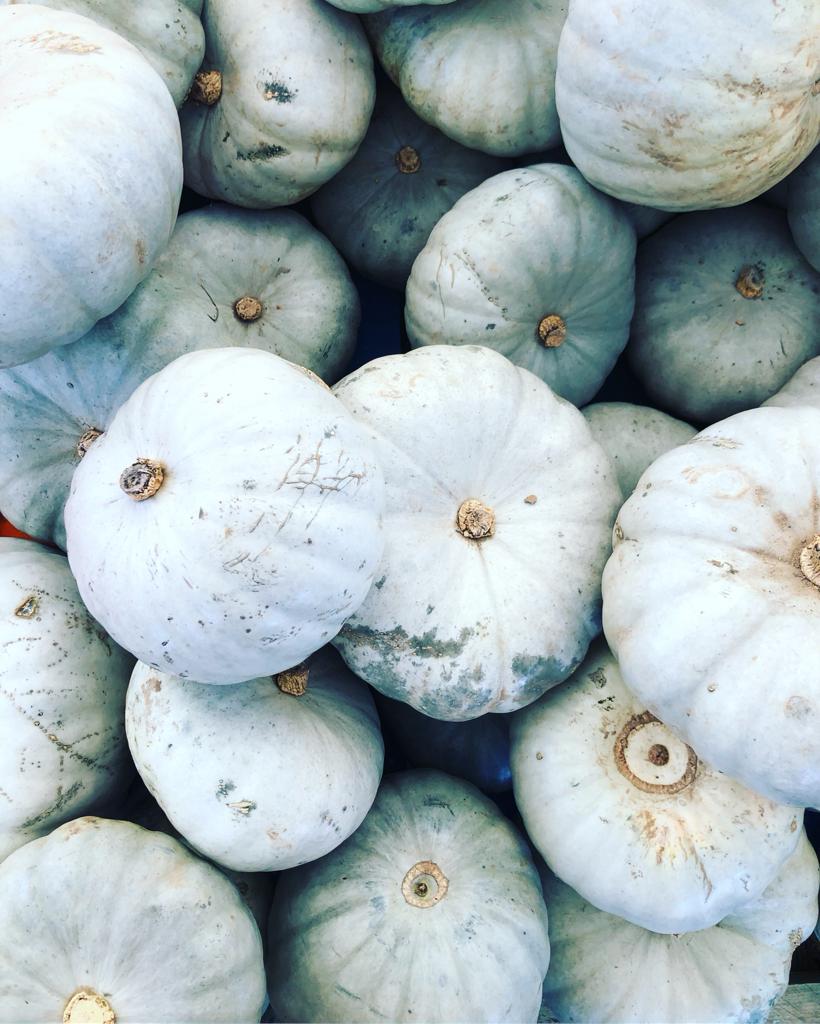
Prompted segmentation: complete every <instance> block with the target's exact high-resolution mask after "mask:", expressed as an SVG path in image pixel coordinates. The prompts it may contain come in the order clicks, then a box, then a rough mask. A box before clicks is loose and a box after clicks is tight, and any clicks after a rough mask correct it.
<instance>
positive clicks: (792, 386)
mask: <svg viewBox="0 0 820 1024" xmlns="http://www.w3.org/2000/svg"><path fill="white" fill-rule="evenodd" d="M763 404H764V405H781V406H792V405H798V406H799V405H811V406H813V407H814V408H815V409H820V356H817V358H816V359H810V360H809V361H808V362H807V363H804V364H803V366H801V367H800V369H799V370H798V371H797V373H796V374H795V375H794V376H793V377H792V378H791V379H789V380H787V381H786V383H785V384H784V385H783V387H782V388H781V389H780V390H779V391H778V392H776V393H775V394H773V395H772V397H771V398H767V399H766V401H765V402H764V403H763Z"/></svg>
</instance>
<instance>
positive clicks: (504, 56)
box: [365, 0, 567, 156]
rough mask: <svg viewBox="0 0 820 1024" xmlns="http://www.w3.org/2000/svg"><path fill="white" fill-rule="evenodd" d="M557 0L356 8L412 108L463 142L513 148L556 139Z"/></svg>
mask: <svg viewBox="0 0 820 1024" xmlns="http://www.w3.org/2000/svg"><path fill="white" fill-rule="evenodd" d="M566 16H567V4H566V3H565V2H562V0H459V2H458V3H453V4H446V5H445V6H443V7H435V9H434V8H433V7H432V5H427V4H424V5H421V6H413V7H401V8H393V9H392V10H387V11H383V12H382V13H380V14H371V15H368V16H366V17H365V26H366V28H367V32H368V35H369V36H370V39H371V42H372V43H373V47H374V49H375V52H376V55H377V57H378V58H379V60H380V61H381V64H382V66H383V67H384V69H385V71H386V72H387V74H388V75H389V76H390V78H391V79H392V80H393V81H394V82H395V83H396V85H398V86H399V88H400V89H401V91H402V94H403V96H404V98H405V100H406V101H407V102H408V104H409V105H410V106H411V107H412V108H413V110H415V112H416V113H417V114H418V115H419V117H420V118H421V119H422V120H424V121H427V122H428V123H429V124H432V125H434V126H435V127H436V128H438V129H439V130H440V131H442V132H444V134H445V135H449V137H450V138H451V139H455V141H456V142H460V143H461V145H462V146H467V147H469V148H470V149H479V150H481V151H482V152H484V153H494V154H496V155H498V156H517V155H520V154H523V153H530V152H535V151H536V150H539V149H548V148H549V147H550V146H553V145H555V144H556V143H557V142H558V141H559V140H560V137H561V135H560V130H559V127H558V116H557V113H556V110H555V55H556V53H557V50H558V37H559V36H560V34H561V28H562V26H563V24H564V19H565V18H566Z"/></svg>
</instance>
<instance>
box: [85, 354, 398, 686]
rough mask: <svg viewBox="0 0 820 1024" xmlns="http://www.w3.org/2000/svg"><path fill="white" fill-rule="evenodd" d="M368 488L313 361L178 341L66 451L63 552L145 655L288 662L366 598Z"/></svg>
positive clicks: (231, 677)
mask: <svg viewBox="0 0 820 1024" xmlns="http://www.w3.org/2000/svg"><path fill="white" fill-rule="evenodd" d="M271 410H274V414H273V415H272V414H271ZM383 487H384V484H383V480H382V475H381V471H380V469H379V467H378V465H377V464H376V462H375V459H374V457H373V455H372V454H371V446H370V443H369V442H368V440H367V438H366V436H365V432H364V431H363V430H362V429H361V427H359V425H358V424H357V423H355V421H354V420H353V418H352V417H351V416H350V414H349V413H347V411H346V410H345V409H344V408H343V406H342V404H341V403H340V402H339V401H338V400H337V399H336V398H335V397H334V396H333V395H332V394H331V392H330V390H329V388H327V386H326V385H323V384H322V383H321V382H320V381H317V380H316V379H315V377H314V379H309V377H308V375H307V372H306V371H303V370H302V369H301V368H300V367H297V366H294V365H293V364H292V363H288V362H286V361H285V360H284V359H280V358H279V357H278V356H275V355H273V354H271V353H269V352H262V351H259V350H257V349H249V348H222V349H208V350H204V351H201V352H191V353H188V354H187V355H184V356H180V358H179V359H176V360H174V362H173V363H170V364H169V365H168V366H166V367H165V369H163V370H160V371H159V373H157V374H155V375H154V376H153V377H150V378H149V379H148V380H147V381H145V382H144V383H143V384H141V385H140V387H138V388H137V390H136V391H135V392H134V394H133V395H132V396H131V398H129V399H128V401H127V402H126V403H125V404H124V405H123V406H121V407H120V409H119V410H118V412H117V414H116V416H115V417H114V419H113V420H112V421H111V424H110V425H109V427H108V430H107V431H106V432H105V433H104V434H103V435H102V437H100V438H98V439H97V440H96V441H95V442H94V444H93V445H92V446H91V447H90V449H89V450H88V453H87V454H86V455H85V457H84V458H83V460H82V462H81V463H80V464H79V466H78V467H77V470H76V471H75V473H74V477H73V480H72V485H71V495H70V497H69V499H68V504H67V505H66V510H65V521H66V533H67V537H68V557H69V562H70V564H71V568H72V571H73V572H74V575H75V576H76V578H77V583H78V586H79V589H80V593H81V594H82V596H83V600H84V601H85V602H86V604H87V605H88V607H89V609H90V610H91V612H92V614H94V615H95V617H96V618H98V619H99V620H100V622H102V623H103V624H104V625H105V626H106V627H107V628H108V630H109V632H110V633H111V635H112V636H113V637H115V639H118V641H119V642H121V643H122V645H123V646H124V647H125V648H126V649H127V650H130V651H131V652H132V653H133V654H134V655H135V656H136V657H138V658H139V659H140V660H141V661H144V662H146V663H147V664H149V665H150V666H151V667H152V668H160V669H162V670H163V671H169V672H173V673H174V674H175V675H178V676H182V677H184V678H191V679H197V680H199V681H201V682H210V683H220V682H221V683H234V682H237V681H240V680H244V679H253V678H256V677H258V676H261V675H269V674H272V673H274V672H280V671H284V670H286V669H289V668H291V667H292V666H294V665H296V664H298V663H299V662H301V661H303V660H304V659H305V658H306V657H307V656H308V655H309V654H311V653H313V651H315V650H317V649H318V648H319V647H321V646H322V645H323V644H325V643H326V642H327V641H328V640H330V638H331V637H332V636H333V635H334V634H335V633H336V632H338V630H339V628H340V627H341V625H342V623H343V622H344V620H345V619H346V618H347V617H348V616H349V615H350V614H351V613H352V612H353V611H354V610H355V609H356V608H357V607H358V606H359V604H360V603H361V602H362V601H363V600H364V597H365V595H366V594H367V591H368V589H369V587H370V584H371V582H372V580H373V578H374V574H375V571H376V568H377V567H378V563H379V559H380V557H381V553H382V546H383V541H382V536H381V525H380V517H381V509H382V502H383Z"/></svg>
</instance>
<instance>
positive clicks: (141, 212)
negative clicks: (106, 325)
mask: <svg viewBox="0 0 820 1024" xmlns="http://www.w3.org/2000/svg"><path fill="white" fill-rule="evenodd" d="M0 69H2V71H0V90H1V91H2V93H3V96H4V101H3V105H2V110H0V132H2V136H3V138H4V139H5V140H6V146H7V148H8V151H9V153H11V152H12V151H13V159H12V158H11V157H9V158H7V159H4V160H2V161H0V220H1V221H2V222H3V225H4V229H3V236H4V248H5V252H6V266H5V271H4V273H3V274H2V275H0V310H2V317H0V366H14V365H15V364H18V363H24V362H26V361H28V360H29V359H34V358H35V357H36V356H38V355H40V354H41V353H43V352H46V351H48V350H49V349H51V348H55V347H56V346H57V345H65V344H67V343H68V342H71V341H74V340H75V339H77V338H79V337H81V336H82V335H83V334H85V332H86V331H88V330H89V329H90V328H91V327H92V326H93V325H94V324H95V322H96V321H97V320H99V319H100V318H101V317H103V316H106V315H107V314H108V313H111V312H113V310H115V309H116V308H117V306H119V305H120V303H122V302H123V301H124V300H125V299H126V298H127V297H128V295H129V294H130V293H131V292H132V291H133V290H134V288H135V287H136V286H137V284H139V282H140V281H141V280H142V279H143V278H144V277H145V275H146V274H147V273H148V272H149V270H150V269H151V265H152V264H153V263H154V261H155V260H156V258H157V256H158V255H159V253H160V252H161V251H162V249H163V248H164V247H165V245H166V244H167V242H168V238H169V237H170V234H171V230H172V228H173V226H174V221H175V219H176V213H177V204H178V203H179V197H180V191H181V188H182V163H181V158H180V157H181V154H180V141H179V123H178V121H177V113H176V109H175V107H174V103H173V100H172V99H171V97H170V95H169V93H168V90H167V89H166V87H165V85H164V83H163V81H162V79H161V78H160V77H159V75H158V74H157V73H156V72H155V71H154V69H153V68H152V67H151V66H150V64H148V62H147V61H146V60H145V58H144V57H143V56H142V55H141V54H140V53H139V52H138V51H137V50H136V49H135V48H134V47H133V46H131V44H130V43H127V42H126V41H125V40H124V39H122V38H121V37H120V36H118V35H115V34H114V33H113V32H110V31H109V30H108V29H105V28H102V27H101V26H99V25H97V24H95V23H94V22H92V21H90V20H89V19H88V18H84V17H81V16H80V15H77V14H71V13H69V12H66V11H52V10H49V9H48V8H45V7H39V6H35V5H29V4H23V5H20V6H17V5H15V6H13V7H1V8H0Z"/></svg>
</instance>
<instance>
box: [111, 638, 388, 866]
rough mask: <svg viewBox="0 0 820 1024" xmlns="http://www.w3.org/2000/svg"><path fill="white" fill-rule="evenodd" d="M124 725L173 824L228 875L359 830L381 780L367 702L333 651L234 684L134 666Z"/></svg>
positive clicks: (374, 721)
mask: <svg viewBox="0 0 820 1024" xmlns="http://www.w3.org/2000/svg"><path fill="white" fill-rule="evenodd" d="M125 724H126V729H127V732H128V743H129V745H130V747H131V753H132V755H133V758H134V763H135V764H136V766H137V770H138V771H139V773H140V775H141V776H142V779H143V781H144V782H145V784H146V785H147V786H148V789H149V790H150V791H151V793H152V794H153V796H154V797H156V799H157V801H158V802H159V804H160V806H161V807H162V809H163V810H164V811H165V813H166V814H167V815H168V817H169V819H170V821H171V822H172V823H173V825H174V826H175V827H176V828H177V829H178V830H179V832H180V833H181V834H182V835H183V836H184V837H185V839H186V840H187V841H188V842H189V843H190V844H191V846H192V847H193V848H194V849H195V850H196V851H197V852H198V853H201V854H202V855H203V856H205V857H208V858H209V859H210V860H213V861H215V862H216V863H217V864H219V865H221V866H224V867H228V868H233V869H234V870H235V871H281V870H283V869H285V868H292V867H295V866H296V865H298V864H304V863H306V862H307V861H310V860H315V859H316V858H317V857H323V856H324V855H325V854H326V853H329V852H330V850H332V849H334V848H335V847H336V846H338V845H339V843H341V842H343V841H344V840H345V839H347V837H348V836H349V835H350V834H351V833H352V832H353V831H355V829H356V828H358V826H359V825H360V824H361V822H362V820H363V819H364V816H365V815H366V814H367V812H368V810H369V809H370V805H371V804H372V803H373V800H374V799H375V796H376V790H377V789H378V785H379V780H380V779H381V773H382V764H383V760H384V746H383V744H382V738H381V732H380V730H379V722H378V717H377V715H376V709H375V707H374V705H373V698H372V697H371V696H370V692H369V690H368V689H367V687H366V686H365V684H364V683H362V682H361V681H360V680H358V679H356V677H355V676H354V675H353V674H352V673H351V672H348V670H347V669H346V668H345V667H344V664H343V663H342V661H341V658H339V656H338V655H337V654H336V652H335V651H333V650H332V649H327V650H323V651H320V652H319V653H318V654H315V655H314V656H313V657H312V658H311V659H310V660H308V661H307V662H305V663H304V665H303V666H300V667H299V669H298V670H296V671H293V672H289V673H282V674H280V675H278V676H274V677H273V678H271V677H270V676H268V677H266V678H263V679H253V680H250V681H249V682H246V683H238V684H236V685H234V686H204V685H203V684H202V683H197V682H193V681H189V680H185V679H178V678H176V677H175V676H172V675H168V673H166V672H157V671H155V670H153V669H151V668H149V667H148V666H147V665H143V664H142V663H141V662H140V663H138V664H137V667H136V668H135V669H134V674H133V676H132V677H131V684H130V686H129V688H128V701H127V705H126V714H125Z"/></svg>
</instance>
